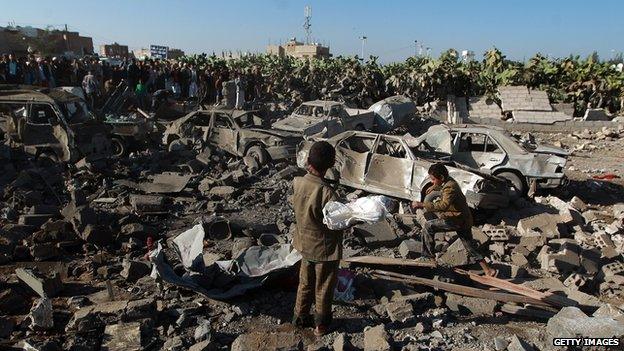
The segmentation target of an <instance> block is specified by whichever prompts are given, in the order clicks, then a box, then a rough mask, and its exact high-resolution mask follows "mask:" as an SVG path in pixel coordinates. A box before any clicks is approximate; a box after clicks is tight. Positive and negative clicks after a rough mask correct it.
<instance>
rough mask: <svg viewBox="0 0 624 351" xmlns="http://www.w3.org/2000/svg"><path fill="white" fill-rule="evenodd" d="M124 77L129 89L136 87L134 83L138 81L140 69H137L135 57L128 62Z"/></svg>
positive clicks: (132, 89)
mask: <svg viewBox="0 0 624 351" xmlns="http://www.w3.org/2000/svg"><path fill="white" fill-rule="evenodd" d="M126 74H127V76H126V79H127V80H128V87H129V88H130V90H131V91H134V89H136V85H137V83H138V82H139V78H141V71H140V70H139V66H137V64H136V61H135V59H131V60H130V64H129V65H128V67H127V70H126Z"/></svg>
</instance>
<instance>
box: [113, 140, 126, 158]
mask: <svg viewBox="0 0 624 351" xmlns="http://www.w3.org/2000/svg"><path fill="white" fill-rule="evenodd" d="M111 146H112V148H113V157H121V156H123V154H125V153H126V143H124V141H123V140H121V139H120V138H112V139H111Z"/></svg>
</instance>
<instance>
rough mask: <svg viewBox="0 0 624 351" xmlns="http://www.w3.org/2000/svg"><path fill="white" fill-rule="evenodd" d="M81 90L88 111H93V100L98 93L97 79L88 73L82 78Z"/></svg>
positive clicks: (91, 73)
mask: <svg viewBox="0 0 624 351" xmlns="http://www.w3.org/2000/svg"><path fill="white" fill-rule="evenodd" d="M82 89H83V90H84V93H85V97H86V99H87V104H88V105H89V109H91V110H93V109H94V108H95V98H96V96H97V93H98V83H97V79H96V78H95V76H94V75H93V72H91V71H88V72H87V75H86V76H84V78H83V80H82Z"/></svg>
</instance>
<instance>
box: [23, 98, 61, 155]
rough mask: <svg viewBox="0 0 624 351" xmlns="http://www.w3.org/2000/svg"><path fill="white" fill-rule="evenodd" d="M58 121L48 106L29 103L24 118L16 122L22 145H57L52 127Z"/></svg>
mask: <svg viewBox="0 0 624 351" xmlns="http://www.w3.org/2000/svg"><path fill="white" fill-rule="evenodd" d="M59 123H60V121H59V120H58V117H57V115H56V112H55V111H54V109H53V108H52V106H51V105H50V104H47V103H31V104H29V106H28V113H27V115H26V118H25V119H24V118H21V119H19V121H18V130H19V132H20V134H21V135H20V137H21V139H22V142H23V143H24V145H29V146H35V145H50V144H58V143H59V141H58V140H57V139H56V137H55V135H54V127H53V126H54V125H58V124H59Z"/></svg>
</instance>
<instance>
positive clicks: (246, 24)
mask: <svg viewBox="0 0 624 351" xmlns="http://www.w3.org/2000/svg"><path fill="white" fill-rule="evenodd" d="M305 5H310V6H311V7H312V36H313V38H314V39H316V40H317V41H320V42H323V43H329V44H330V47H331V52H332V53H333V54H334V55H354V54H359V52H360V50H361V41H360V40H359V37H360V36H362V35H364V36H367V37H368V40H367V42H366V45H365V54H366V55H369V54H373V55H377V56H379V57H380V61H382V62H391V61H397V60H402V59H404V58H405V57H407V56H410V55H413V54H414V51H415V44H414V40H418V41H419V42H422V43H423V45H424V47H430V48H431V53H432V54H433V55H437V54H438V53H439V52H440V51H442V50H445V49H447V48H451V47H452V48H455V49H458V50H464V49H469V50H473V51H474V52H475V53H476V54H477V56H478V57H480V56H481V54H482V53H483V52H484V51H485V50H487V49H488V48H491V47H492V46H496V47H498V48H499V49H501V50H502V51H503V52H504V53H505V54H506V55H507V56H508V57H510V58H514V59H520V60H522V59H524V58H528V57H530V56H532V55H533V54H534V53H536V52H541V53H543V54H544V55H551V56H558V57H561V56H567V55H568V54H570V53H574V54H580V55H588V54H589V53H591V52H592V51H594V50H596V51H598V53H599V54H600V56H601V57H602V58H609V57H610V56H611V55H613V51H615V52H621V51H624V47H623V46H624V45H623V44H624V40H623V38H624V21H623V20H622V12H623V11H622V10H623V8H624V3H622V2H621V1H617V0H595V1H580V0H565V1H563V0H560V1H556V0H539V1H536V0H524V1H511V0H507V1H505V0H499V1H495V0H491V1H487V0H447V1H439V0H438V1H426V2H425V1H417V0H383V1H370V0H357V1H356V0H353V1H346V0H343V1H340V0H307V1H299V0H255V1H252V0H218V1H212V0H203V1H201V0H151V1H147V0H106V1H92V0H82V1H73V0H50V1H49V0H37V1H35V2H33V1H17V0H2V1H1V5H0V8H2V11H1V12H0V25H6V24H7V23H8V22H9V21H11V22H15V23H16V24H17V25H32V26H38V27H45V26H46V25H54V26H61V25H63V24H67V25H68V26H69V29H70V30H78V31H79V32H81V34H84V35H89V36H91V37H93V40H94V44H95V45H96V46H97V45H99V44H103V43H110V42H113V41H117V42H119V43H122V44H126V45H128V46H129V47H130V49H131V50H132V49H137V48H141V47H148V46H149V45H150V44H157V45H166V46H170V47H175V48H181V49H183V50H184V51H186V52H187V53H199V52H208V53H211V52H213V51H215V52H217V53H219V52H221V51H222V50H232V51H251V52H264V50H265V47H266V45H267V44H268V43H269V41H270V42H271V43H275V42H280V41H281V42H284V41H286V40H287V39H288V38H290V37H297V38H298V39H303V38H304V30H303V26H302V25H303V22H304V17H303V9H304V6H305Z"/></svg>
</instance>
